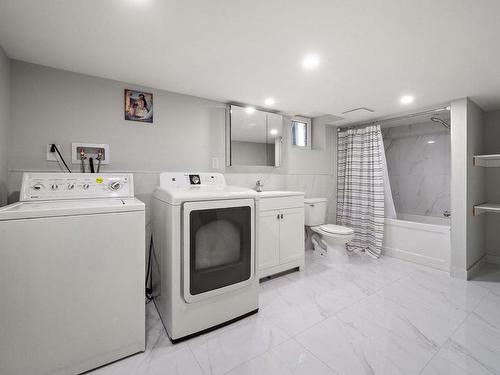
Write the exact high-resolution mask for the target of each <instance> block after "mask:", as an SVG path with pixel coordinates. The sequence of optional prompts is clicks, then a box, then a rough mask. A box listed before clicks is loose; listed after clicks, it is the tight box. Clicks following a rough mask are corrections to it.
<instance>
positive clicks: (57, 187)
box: [20, 173, 134, 202]
mask: <svg viewBox="0 0 500 375" xmlns="http://www.w3.org/2000/svg"><path fill="white" fill-rule="evenodd" d="M133 196H134V181H133V175H132V174H131V173H101V174H99V173H25V174H24V175H23V182H22V185H21V196H20V201H24V202H25V201H40V200H43V201H47V200H57V199H82V198H131V197H133Z"/></svg>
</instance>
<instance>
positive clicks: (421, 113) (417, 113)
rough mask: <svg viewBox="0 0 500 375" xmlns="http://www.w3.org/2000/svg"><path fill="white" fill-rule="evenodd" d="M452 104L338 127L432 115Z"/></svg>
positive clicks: (344, 127) (354, 126)
mask: <svg viewBox="0 0 500 375" xmlns="http://www.w3.org/2000/svg"><path fill="white" fill-rule="evenodd" d="M449 110H450V106H446V107H441V108H434V109H428V110H426V111H421V112H415V113H409V114H407V115H400V116H395V117H386V118H382V119H378V120H372V121H367V122H362V123H359V124H354V125H347V126H340V127H338V128H337V130H339V131H340V130H345V129H352V128H358V127H361V126H367V125H375V124H381V123H384V122H392V121H398V120H406V119H409V118H414V117H420V116H424V115H430V114H433V113H436V112H443V111H449Z"/></svg>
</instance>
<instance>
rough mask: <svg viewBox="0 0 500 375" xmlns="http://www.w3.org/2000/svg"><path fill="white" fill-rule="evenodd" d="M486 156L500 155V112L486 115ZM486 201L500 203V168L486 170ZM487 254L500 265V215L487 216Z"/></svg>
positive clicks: (490, 259) (489, 258)
mask: <svg viewBox="0 0 500 375" xmlns="http://www.w3.org/2000/svg"><path fill="white" fill-rule="evenodd" d="M485 126H486V129H485V143H484V153H485V154H500V111H494V112H487V113H486V114H485ZM485 173H486V200H487V201H488V202H491V203H499V202H500V168H485ZM485 216H486V217H485V219H486V253H487V256H488V260H489V261H491V262H494V263H497V264H500V215H498V214H487V215H485Z"/></svg>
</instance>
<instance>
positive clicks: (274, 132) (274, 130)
mask: <svg viewBox="0 0 500 375" xmlns="http://www.w3.org/2000/svg"><path fill="white" fill-rule="evenodd" d="M269 133H270V134H271V135H276V134H278V130H277V129H271V131H270V132H269Z"/></svg>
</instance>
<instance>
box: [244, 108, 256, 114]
mask: <svg viewBox="0 0 500 375" xmlns="http://www.w3.org/2000/svg"><path fill="white" fill-rule="evenodd" d="M245 112H246V113H248V114H250V113H254V112H255V108H254V107H246V108H245Z"/></svg>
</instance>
